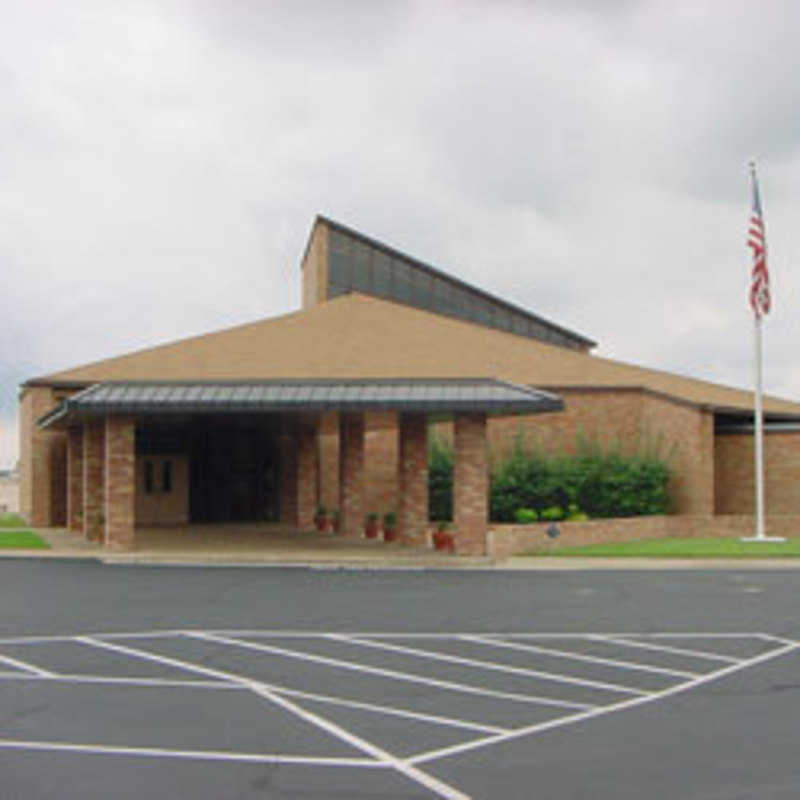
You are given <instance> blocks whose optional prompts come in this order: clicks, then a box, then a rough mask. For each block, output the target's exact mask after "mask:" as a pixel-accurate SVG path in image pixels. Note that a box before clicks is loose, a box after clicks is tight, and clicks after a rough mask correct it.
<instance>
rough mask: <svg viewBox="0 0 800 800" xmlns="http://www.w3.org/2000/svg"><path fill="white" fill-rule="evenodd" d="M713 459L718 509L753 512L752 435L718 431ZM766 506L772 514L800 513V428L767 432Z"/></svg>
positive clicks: (753, 469) (753, 464)
mask: <svg viewBox="0 0 800 800" xmlns="http://www.w3.org/2000/svg"><path fill="white" fill-rule="evenodd" d="M714 459H715V466H716V471H715V483H716V495H715V497H716V503H715V512H716V513H717V514H753V513H754V512H753V509H754V507H755V487H754V475H755V458H754V455H753V434H752V433H730V434H718V435H717V437H716V438H715V441H714ZM764 505H765V508H766V512H767V514H770V515H786V514H797V513H800V431H797V432H794V431H793V432H786V433H781V432H774V433H773V432H770V433H767V434H765V435H764Z"/></svg>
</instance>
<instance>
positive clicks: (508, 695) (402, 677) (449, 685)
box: [186, 631, 595, 709]
mask: <svg viewBox="0 0 800 800" xmlns="http://www.w3.org/2000/svg"><path fill="white" fill-rule="evenodd" d="M186 635H187V636H192V637H195V638H198V639H207V640H208V641H211V642H218V643H220V644H230V645H235V646H237V647H243V648H246V649H248V650H257V651H260V652H265V653H273V654H275V655H280V656H286V657H287V658H296V659H299V660H301V661H309V662H311V663H315V664H325V665H326V666H333V667H340V668H342V669H347V670H352V671H354V672H363V673H366V674H368V675H379V676H381V677H385V678H392V679H394V680H398V681H406V682H407V683H420V684H424V685H427V686H436V687H437V688H440V689H451V690H453V691H456V692H463V693H465V694H476V695H481V696H484V697H497V698H500V699H501V700H513V701H514V702H517V703H532V704H534V705H547V706H556V707H559V708H581V709H587V708H595V706H592V705H589V704H587V703H573V702H568V701H566V700H554V699H552V698H549V697H537V696H534V695H524V694H515V693H513V692H498V691H494V690H492V689H483V688H481V687H480V686H473V685H471V684H465V683H454V682H453V681H442V680H437V679H436V678H427V677H425V676H424V675H416V674H415V673H410V672H396V671H395V670H389V669H381V668H380V667H370V666H367V665H365V664H355V663H353V662H351V661H342V660H341V659H337V658H327V657H325V656H318V655H314V654H311V653H301V652H297V651H295V650H287V649H286V648H283V647H275V646H273V645H266V644H256V643H255V642H245V641H241V640H239V639H231V638H228V637H225V636H217V635H216V634H211V633H191V632H188V631H187V634H186Z"/></svg>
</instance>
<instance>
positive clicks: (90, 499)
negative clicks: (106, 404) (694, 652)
mask: <svg viewBox="0 0 800 800" xmlns="http://www.w3.org/2000/svg"><path fill="white" fill-rule="evenodd" d="M104 442H105V428H104V425H103V422H102V420H100V421H97V420H92V421H91V422H87V423H86V424H85V425H84V426H83V480H82V483H83V535H84V536H85V537H86V538H87V539H92V540H93V541H102V539H103V495H104V486H103V484H104V478H105V469H104V468H105V446H104Z"/></svg>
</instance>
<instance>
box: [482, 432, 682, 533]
mask: <svg viewBox="0 0 800 800" xmlns="http://www.w3.org/2000/svg"><path fill="white" fill-rule="evenodd" d="M668 478H669V468H668V467H667V464H666V462H665V461H664V460H662V459H660V458H659V457H658V456H657V455H655V454H654V453H653V452H652V448H651V451H650V452H647V453H643V454H638V455H633V456H625V455H622V454H621V453H620V451H619V448H618V447H617V446H611V447H608V448H606V449H603V448H601V447H599V446H598V445H597V444H593V443H587V442H586V441H585V440H584V441H582V440H579V443H578V452H577V454H576V455H571V456H563V455H561V456H548V455H545V454H543V453H542V452H540V451H538V450H533V449H529V448H526V446H525V444H524V441H523V440H521V439H519V440H518V441H517V442H516V443H515V445H514V448H513V449H512V451H511V453H510V454H509V455H508V456H507V457H506V458H505V459H503V460H501V461H499V462H498V463H496V464H495V466H494V469H493V474H492V483H491V494H490V503H491V511H490V516H491V519H492V520H494V521H496V522H513V521H514V520H515V519H516V517H515V513H516V511H517V509H520V508H531V509H533V510H535V511H536V512H537V513H538V514H539V518H540V519H547V520H558V519H564V518H565V517H566V518H568V519H573V520H580V519H586V518H588V517H631V516H639V515H643V514H663V513H665V512H666V511H667V508H668V505H669V497H668V494H667V480H668ZM556 509H558V511H556ZM564 509H567V512H566V513H565V512H564ZM545 512H547V513H545ZM557 514H558V515H557Z"/></svg>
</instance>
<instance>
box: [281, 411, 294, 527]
mask: <svg viewBox="0 0 800 800" xmlns="http://www.w3.org/2000/svg"><path fill="white" fill-rule="evenodd" d="M293 434H294V431H293V429H292V425H291V423H290V421H289V420H284V425H283V431H282V432H281V435H280V440H279V441H280V459H281V463H280V476H281V477H280V487H281V488H280V492H281V496H280V520H281V522H282V523H283V524H284V525H292V526H293V527H295V526H297V447H296V446H295V439H294V435H293Z"/></svg>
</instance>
